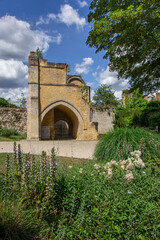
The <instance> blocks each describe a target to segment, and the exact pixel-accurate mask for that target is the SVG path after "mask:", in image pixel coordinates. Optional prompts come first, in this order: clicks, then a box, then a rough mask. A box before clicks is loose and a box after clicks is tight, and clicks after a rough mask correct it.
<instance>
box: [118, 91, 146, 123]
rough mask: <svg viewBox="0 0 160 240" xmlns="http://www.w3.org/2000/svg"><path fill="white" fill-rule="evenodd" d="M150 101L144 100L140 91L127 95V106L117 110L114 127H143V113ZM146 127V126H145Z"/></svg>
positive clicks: (124, 105)
mask: <svg viewBox="0 0 160 240" xmlns="http://www.w3.org/2000/svg"><path fill="white" fill-rule="evenodd" d="M147 105H148V101H147V100H146V99H144V96H143V94H141V93H140V92H139V89H138V88H137V89H136V90H134V91H133V93H127V92H126V94H125V104H123V105H122V106H119V107H117V108H116V114H115V120H114V125H115V126H116V127H132V126H141V125H142V124H141V119H142V112H143V111H144V109H145V108H146V107H147ZM143 126H144V125H143Z"/></svg>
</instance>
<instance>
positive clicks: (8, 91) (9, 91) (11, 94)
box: [0, 88, 28, 104]
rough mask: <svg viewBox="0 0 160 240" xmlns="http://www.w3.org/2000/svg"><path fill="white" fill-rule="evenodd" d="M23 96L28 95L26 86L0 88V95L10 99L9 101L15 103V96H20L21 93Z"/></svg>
mask: <svg viewBox="0 0 160 240" xmlns="http://www.w3.org/2000/svg"><path fill="white" fill-rule="evenodd" d="M22 92H23V93H24V97H25V98H27V97H28V88H14V89H13V88H0V96H1V97H2V98H5V99H9V98H10V99H11V102H12V103H14V104H16V103H17V98H21V93H22Z"/></svg>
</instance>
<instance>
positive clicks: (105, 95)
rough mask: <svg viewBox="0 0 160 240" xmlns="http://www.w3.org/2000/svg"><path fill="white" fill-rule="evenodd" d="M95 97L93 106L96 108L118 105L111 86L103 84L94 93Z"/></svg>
mask: <svg viewBox="0 0 160 240" xmlns="http://www.w3.org/2000/svg"><path fill="white" fill-rule="evenodd" d="M94 93H95V94H94V96H93V101H94V102H93V105H94V106H96V107H98V106H99V107H107V106H112V107H115V106H117V105H118V100H117V99H116V97H115V96H114V92H113V91H112V89H111V86H108V85H106V84H102V85H101V86H100V87H98V88H97V89H96V90H95V91H94Z"/></svg>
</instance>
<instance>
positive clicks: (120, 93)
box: [114, 91, 122, 99]
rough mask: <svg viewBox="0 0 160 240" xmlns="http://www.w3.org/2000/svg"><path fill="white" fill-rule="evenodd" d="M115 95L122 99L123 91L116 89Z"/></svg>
mask: <svg viewBox="0 0 160 240" xmlns="http://www.w3.org/2000/svg"><path fill="white" fill-rule="evenodd" d="M114 95H115V97H116V98H117V99H122V91H115V93H114Z"/></svg>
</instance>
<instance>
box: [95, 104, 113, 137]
mask: <svg viewBox="0 0 160 240" xmlns="http://www.w3.org/2000/svg"><path fill="white" fill-rule="evenodd" d="M114 114H115V109H97V108H93V109H91V121H92V122H95V123H96V122H97V123H98V126H97V128H98V129H97V130H98V133H99V134H104V133H106V132H109V131H110V130H112V129H113V119H114Z"/></svg>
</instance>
